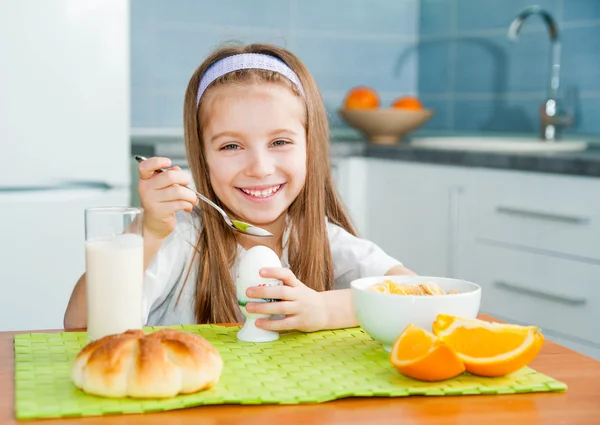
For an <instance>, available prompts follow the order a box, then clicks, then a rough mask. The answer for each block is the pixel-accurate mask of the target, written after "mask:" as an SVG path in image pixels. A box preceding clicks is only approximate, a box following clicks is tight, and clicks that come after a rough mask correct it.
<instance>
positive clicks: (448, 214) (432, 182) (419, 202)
mask: <svg viewBox="0 0 600 425" xmlns="http://www.w3.org/2000/svg"><path fill="white" fill-rule="evenodd" d="M366 161H367V167H366V168H367V177H366V179H365V180H366V182H367V187H366V195H365V198H364V205H365V206H366V208H367V213H366V214H365V216H366V220H365V223H366V232H365V233H366V234H365V236H366V237H368V238H369V239H371V240H373V241H374V242H376V243H377V244H378V245H379V246H380V247H381V248H382V249H383V250H385V251H386V252H387V253H388V254H390V255H392V256H393V257H395V258H397V259H399V260H400V261H402V262H403V263H404V264H405V265H406V266H407V267H408V268H410V269H412V270H415V271H416V272H417V273H419V274H421V275H430V276H448V277H456V276H457V273H458V269H457V266H458V264H460V259H459V256H460V252H461V247H460V240H459V232H460V228H461V226H462V224H461V221H462V219H461V205H460V204H461V197H462V196H463V192H464V190H465V185H464V183H465V176H466V175H465V173H464V171H463V170H462V169H460V168H456V167H443V166H437V165H429V164H415V163H409V162H402V161H394V160H384V159H367V160H366Z"/></svg>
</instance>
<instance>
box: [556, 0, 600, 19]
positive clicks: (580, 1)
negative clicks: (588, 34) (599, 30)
mask: <svg viewBox="0 0 600 425" xmlns="http://www.w3.org/2000/svg"><path fill="white" fill-rule="evenodd" d="M563 2H564V4H563V19H564V21H565V22H571V21H589V20H599V19H600V1H598V0H563Z"/></svg>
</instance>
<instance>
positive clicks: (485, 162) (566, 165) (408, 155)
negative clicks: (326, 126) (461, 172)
mask: <svg viewBox="0 0 600 425" xmlns="http://www.w3.org/2000/svg"><path fill="white" fill-rule="evenodd" d="M363 155H364V156H366V157H371V158H385V159H395V160H398V161H410V162H421V163H430V164H440V165H454V166H462V167H479V168H495V169H505V170H513V171H530V172H538V173H551V174H566V175H575V176H587V177H600V148H598V147H590V148H588V149H587V150H585V151H581V152H560V153H558V152H557V153H535V154H534V153H527V154H525V153H521V154H518V153H507V152H502V153H500V152H474V151H466V150H460V151H451V150H442V149H423V148H415V147H411V146H410V145H402V144H400V145H396V146H377V145H372V144H370V145H367V146H366V147H365V149H364V152H363Z"/></svg>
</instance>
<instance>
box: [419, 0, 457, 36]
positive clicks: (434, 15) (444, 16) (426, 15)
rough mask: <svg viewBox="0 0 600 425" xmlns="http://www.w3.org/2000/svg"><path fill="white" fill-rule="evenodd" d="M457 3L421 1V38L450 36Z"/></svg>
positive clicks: (442, 0) (443, 0)
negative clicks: (440, 35) (441, 35)
mask: <svg viewBox="0 0 600 425" xmlns="http://www.w3.org/2000/svg"><path fill="white" fill-rule="evenodd" d="M454 9H455V2H454V1H451V0H421V13H420V15H419V34H420V36H421V37H427V36H431V35H439V34H449V33H451V31H452V29H453V26H454V25H453V22H452V20H453V19H454Z"/></svg>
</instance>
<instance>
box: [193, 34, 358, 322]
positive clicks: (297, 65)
mask: <svg viewBox="0 0 600 425" xmlns="http://www.w3.org/2000/svg"><path fill="white" fill-rule="evenodd" d="M240 53H262V54H266V55H270V56H274V57H276V58H279V59H280V60H282V61H283V62H285V63H286V64H287V65H288V66H289V67H290V68H291V69H292V70H293V71H294V72H295V73H296V74H297V75H298V78H299V79H300V82H301V84H302V86H303V88H304V92H305V96H306V100H305V101H304V100H303V102H305V105H306V109H305V112H306V117H305V129H306V145H307V147H306V149H307V158H306V167H307V172H306V182H305V185H304V187H303V188H302V190H301V192H300V194H299V195H298V197H297V198H296V199H295V200H294V202H292V204H291V205H290V208H289V210H288V218H289V225H290V226H291V231H290V237H289V240H288V247H289V251H288V258H289V262H290V268H291V270H292V271H293V272H294V274H295V275H296V277H297V278H298V279H299V280H300V281H301V282H303V283H304V284H305V285H307V286H309V287H311V288H313V289H315V290H317V291H325V290H330V289H332V288H333V265H332V259H331V251H330V248H329V240H328V237H327V228H326V217H327V218H329V220H330V221H331V222H333V223H335V224H337V225H339V226H341V227H342V228H344V229H345V230H347V231H348V232H350V233H351V234H353V235H356V232H355V230H354V227H353V226H352V224H351V222H350V219H349V217H348V214H347V213H346V211H345V209H344V206H343V204H342V203H341V202H340V200H339V198H338V195H337V192H336V190H335V186H334V184H333V179H332V176H331V171H330V161H329V131H328V125H327V114H326V111H325V106H324V104H323V100H322V98H321V95H320V93H319V90H318V88H317V84H316V83H315V81H314V79H313V77H312V76H311V74H310V72H309V71H308V69H307V68H306V67H305V66H304V64H303V63H302V62H301V61H300V60H299V59H298V58H297V57H296V56H295V55H294V54H292V53H291V52H289V51H288V50H286V49H284V48H281V47H277V46H272V45H267V44H250V45H247V46H229V47H223V48H220V49H218V50H216V51H214V52H213V53H212V54H211V55H209V56H208V58H206V60H205V61H204V62H203V63H202V64H201V65H200V66H199V67H198V68H197V69H196V71H195V72H194V74H193V75H192V77H191V79H190V82H189V84H188V87H187V90H186V94H185V103H184V131H185V145H186V151H187V158H188V161H189V165H190V169H191V171H192V176H193V179H194V183H195V185H196V188H197V189H198V191H199V192H200V193H202V194H204V195H205V196H207V197H208V198H210V199H211V200H212V201H214V202H216V203H218V204H220V201H219V199H218V198H217V197H216V195H215V193H214V191H213V190H212V186H211V182H210V175H209V170H208V166H207V163H206V157H205V154H204V148H203V146H204V141H203V140H202V128H203V127H202V126H203V116H205V115H206V114H207V113H209V112H208V111H206V110H205V109H206V108H203V101H202V100H201V101H200V104H199V105H198V106H197V105H196V96H197V93H198V86H199V84H200V79H201V78H202V76H203V75H204V73H205V72H206V70H207V69H208V68H209V67H210V66H211V65H212V64H213V63H215V62H217V61H218V60H220V59H222V58H225V57H227V56H231V55H234V54H240ZM257 82H263V83H271V84H282V85H284V86H286V87H289V88H290V89H291V90H292V91H293V92H294V93H295V94H296V95H297V96H300V92H299V91H298V89H297V87H296V86H295V85H294V84H293V83H292V82H291V81H290V80H288V79H287V78H286V77H284V76H282V75H280V74H279V73H276V72H271V71H264V70H257V69H245V70H238V71H234V72H231V73H229V74H226V75H224V76H222V77H220V78H218V79H217V80H215V81H214V82H213V83H212V84H211V85H210V86H209V87H208V89H207V90H206V92H205V94H206V93H207V92H209V91H213V90H216V89H217V88H218V87H219V86H222V85H224V84H245V83H257ZM205 94H204V95H203V98H204V96H205ZM201 222H202V229H201V231H200V232H199V238H198V242H197V244H196V252H195V256H194V260H196V261H197V263H198V276H197V282H196V297H195V312H196V321H197V323H225V322H235V321H236V320H237V319H236V309H237V308H238V307H237V305H236V303H235V301H234V300H235V299H236V293H235V285H234V282H233V278H232V275H231V268H232V267H233V264H234V262H235V256H236V253H237V242H236V237H235V233H234V232H233V231H232V230H231V229H230V228H228V227H227V226H226V224H224V222H223V220H222V219H221V217H220V216H219V215H218V213H217V212H216V211H214V210H213V209H212V208H202V209H201ZM196 261H192V264H195V262H196ZM188 274H189V273H188Z"/></svg>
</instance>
